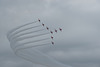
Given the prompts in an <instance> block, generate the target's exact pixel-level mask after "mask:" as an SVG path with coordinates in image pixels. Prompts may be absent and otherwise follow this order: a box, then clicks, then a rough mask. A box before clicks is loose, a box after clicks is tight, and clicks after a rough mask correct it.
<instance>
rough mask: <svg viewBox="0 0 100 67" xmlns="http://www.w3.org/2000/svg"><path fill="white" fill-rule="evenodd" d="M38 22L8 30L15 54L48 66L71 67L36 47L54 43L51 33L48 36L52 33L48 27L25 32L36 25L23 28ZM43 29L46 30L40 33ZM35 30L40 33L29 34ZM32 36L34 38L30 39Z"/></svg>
mask: <svg viewBox="0 0 100 67" xmlns="http://www.w3.org/2000/svg"><path fill="white" fill-rule="evenodd" d="M36 22H38V21H35V22H31V23H28V24H25V25H22V26H19V27H17V28H15V29H13V30H11V31H10V32H8V34H7V37H8V39H9V41H10V45H11V48H12V49H13V51H14V52H15V54H16V55H17V56H19V57H22V58H24V59H26V60H28V61H31V62H33V63H36V64H41V65H44V66H47V67H71V66H68V65H64V64H62V63H59V62H58V61H56V60H54V59H53V58H51V57H49V56H48V55H46V54H44V53H42V52H41V51H39V50H37V49H36V48H35V47H40V46H47V45H51V44H52V43H51V42H52V41H51V40H52V39H51V38H50V36H49V35H48V36H47V34H50V33H49V31H47V30H46V29H43V28H42V29H39V30H35V31H30V32H24V31H26V30H29V29H31V28H36V27H29V28H25V29H21V28H23V27H25V26H27V25H31V24H33V23H36ZM37 26H39V25H37ZM17 30H19V31H17ZM42 30H45V32H41V33H40V31H42ZM35 32H37V33H38V34H37V33H36V34H35V35H28V34H31V33H35ZM19 33H22V34H19ZM24 35H27V36H24ZM22 36H23V37H22ZM31 38H32V40H31V41H30V39H31ZM50 39H51V40H50ZM23 40H27V41H23ZM22 41H23V42H22Z"/></svg>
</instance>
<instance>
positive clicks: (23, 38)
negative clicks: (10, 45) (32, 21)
mask: <svg viewBox="0 0 100 67" xmlns="http://www.w3.org/2000/svg"><path fill="white" fill-rule="evenodd" d="M47 34H50V33H43V34H38V35H33V36H26V37H20V38H13V39H11V41H14V42H15V41H21V40H25V39H28V38H33V37H39V36H43V35H47Z"/></svg>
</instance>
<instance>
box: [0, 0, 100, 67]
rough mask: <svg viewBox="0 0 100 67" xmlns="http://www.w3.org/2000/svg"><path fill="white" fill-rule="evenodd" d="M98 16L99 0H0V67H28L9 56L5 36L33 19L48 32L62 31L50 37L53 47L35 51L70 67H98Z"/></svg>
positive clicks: (9, 50) (99, 10)
mask: <svg viewBox="0 0 100 67" xmlns="http://www.w3.org/2000/svg"><path fill="white" fill-rule="evenodd" d="M99 17H100V2H99V0H63V1H62V0H17V1H15V0H0V18H1V19H0V59H1V61H0V67H6V66H9V67H25V66H28V65H29V66H32V65H31V64H30V63H28V64H27V62H26V61H23V59H21V60H20V59H18V57H15V55H13V54H11V53H10V52H12V50H11V48H10V44H9V42H8V40H7V38H6V33H7V31H9V30H11V29H13V28H14V27H17V26H19V25H22V24H25V23H28V22H31V21H34V20H37V18H40V19H41V21H43V23H45V24H46V25H47V26H48V27H50V28H51V29H55V28H56V27H57V28H59V27H62V28H63V32H61V33H57V34H56V35H53V36H54V41H55V45H54V47H52V46H49V47H43V48H38V49H40V50H41V51H43V52H44V53H45V54H48V55H50V56H52V57H53V58H55V59H56V60H59V61H60V62H62V63H64V64H69V65H72V66H73V67H100V64H99V63H100V59H99V57H100V54H99V52H100V45H99V44H100V42H99V40H100V34H99V33H100V31H99V29H100V23H99V22H100V19H99ZM9 54H11V55H9ZM19 61H21V62H19ZM24 62H25V63H24ZM24 65H25V66H24ZM35 66H37V67H39V66H38V65H35Z"/></svg>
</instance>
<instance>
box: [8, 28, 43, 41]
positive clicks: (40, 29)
mask: <svg viewBox="0 0 100 67" xmlns="http://www.w3.org/2000/svg"><path fill="white" fill-rule="evenodd" d="M43 30H45V29H40V30H36V31H31V32H26V33H22V34H19V35H16V36H14V37H13V35H12V37H11V38H13V39H14V38H18V37H20V36H23V35H27V34H31V33H36V32H40V31H43ZM11 38H10V39H11Z"/></svg>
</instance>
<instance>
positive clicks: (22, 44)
mask: <svg viewBox="0 0 100 67" xmlns="http://www.w3.org/2000/svg"><path fill="white" fill-rule="evenodd" d="M49 39H51V38H45V39H40V40H35V41H29V42H26V43H21V44H17V46H15V47H14V49H16V48H17V47H19V46H24V45H27V44H30V43H35V42H40V41H45V40H49Z"/></svg>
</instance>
